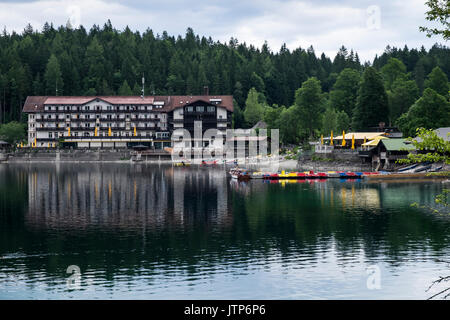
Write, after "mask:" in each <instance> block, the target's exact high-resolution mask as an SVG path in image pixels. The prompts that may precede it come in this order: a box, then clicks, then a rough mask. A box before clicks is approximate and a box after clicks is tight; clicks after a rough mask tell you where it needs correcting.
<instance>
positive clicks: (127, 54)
mask: <svg viewBox="0 0 450 320" xmlns="http://www.w3.org/2000/svg"><path fill="white" fill-rule="evenodd" d="M449 53H450V50H449V48H447V47H445V46H441V45H437V44H436V45H434V46H433V47H432V48H431V49H430V50H426V49H424V48H423V47H422V48H420V49H409V48H408V47H406V46H405V47H404V48H403V49H398V48H391V47H387V48H386V50H385V52H384V53H383V54H382V55H380V56H377V57H375V59H374V60H373V62H372V63H369V62H365V63H362V62H361V61H360V59H359V56H358V53H357V52H354V51H353V50H350V51H349V50H348V49H347V48H345V47H343V46H342V47H341V48H340V49H339V51H338V53H337V54H336V56H335V57H334V58H333V59H331V58H329V57H327V56H325V54H323V53H322V54H321V55H320V56H319V55H316V53H315V51H314V49H313V48H312V47H309V48H307V49H304V48H297V49H294V50H289V49H288V48H287V47H286V45H283V46H282V47H281V48H280V49H279V50H278V51H276V52H274V51H272V50H271V49H270V48H269V46H268V45H267V43H266V44H264V45H263V46H262V47H261V48H256V47H254V46H253V45H247V44H246V43H240V42H238V40H237V39H234V38H231V39H230V40H229V42H227V43H221V42H219V41H213V39H211V38H206V37H200V36H199V35H196V34H195V33H194V31H193V30H192V29H191V28H188V29H187V31H186V34H185V35H184V37H182V36H178V37H175V36H170V35H168V34H167V32H163V33H162V34H161V35H159V34H156V35H155V34H154V33H153V31H152V30H151V29H147V30H146V31H145V32H143V33H140V32H139V31H131V30H130V29H129V28H128V27H127V28H125V29H124V30H117V29H116V28H114V27H113V26H112V24H111V22H110V21H109V20H108V22H107V23H105V24H104V25H103V27H100V26H99V25H94V26H93V27H92V28H91V29H90V30H86V29H85V28H84V27H83V26H80V27H78V28H72V27H71V26H70V25H69V24H68V25H66V26H59V27H58V28H55V27H54V26H53V25H52V24H49V23H46V24H45V25H44V27H43V28H42V30H40V31H39V30H35V29H33V27H32V26H31V25H28V26H26V28H25V29H24V30H23V32H21V33H16V32H11V33H9V32H7V30H4V31H3V32H2V33H1V34H0V62H1V63H0V123H6V122H10V121H22V122H24V121H25V118H24V117H23V115H22V113H21V109H22V106H23V102H24V101H25V99H26V97H27V96H29V95H116V94H118V95H133V94H135V95H139V94H141V77H142V75H144V76H145V79H146V83H145V92H146V93H147V94H156V95H168V94H175V95H176V94H179V95H185V94H202V92H203V88H204V86H208V88H209V92H210V94H232V95H233V96H234V99H235V112H234V116H233V118H234V119H233V121H234V126H235V127H250V126H252V125H254V124H255V123H256V122H257V121H259V120H265V121H266V122H267V123H268V124H269V126H270V127H278V128H280V129H282V132H281V134H282V139H283V142H286V143H297V142H302V141H306V140H307V139H310V138H311V137H317V135H318V134H321V133H324V134H329V132H330V131H331V130H337V131H339V130H340V129H341V128H342V129H350V128H351V129H353V130H363V129H368V128H369V127H373V126H377V125H378V123H379V122H385V123H386V125H388V124H390V125H399V126H400V127H401V128H402V130H404V132H405V133H407V134H408V133H409V132H411V130H413V129H415V127H416V126H417V125H420V124H423V125H424V126H426V127H429V128H430V127H436V126H441V124H442V123H444V122H445V123H446V124H447V125H448V123H449V121H448V120H449V117H448V108H449V106H448V76H449V74H450V54H449ZM430 105H432V108H431V109H432V110H435V111H436V112H438V114H440V115H441V116H431V115H430V116H429V117H428V118H426V119H425V120H423V123H421V122H420V121H422V120H420V119H421V118H423V117H422V115H423V114H424V113H426V112H428V113H430V110H431V109H430V108H429V106H430ZM433 112H434V111H433ZM418 118H420V119H419V120H418Z"/></svg>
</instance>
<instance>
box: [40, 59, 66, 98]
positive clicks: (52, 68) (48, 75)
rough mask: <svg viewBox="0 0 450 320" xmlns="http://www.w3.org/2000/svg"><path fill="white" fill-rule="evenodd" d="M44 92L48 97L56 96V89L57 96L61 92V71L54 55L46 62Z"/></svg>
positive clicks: (62, 85)
mask: <svg viewBox="0 0 450 320" xmlns="http://www.w3.org/2000/svg"><path fill="white" fill-rule="evenodd" d="M44 81H45V92H46V93H47V94H49V95H56V90H57V89H58V94H60V93H61V92H62V89H63V87H64V83H63V79H62V74H61V69H60V66H59V63H58V59H57V58H56V56H55V55H53V54H52V55H51V56H50V58H49V59H48V62H47V67H46V68H45V75H44Z"/></svg>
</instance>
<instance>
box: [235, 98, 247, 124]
mask: <svg viewBox="0 0 450 320" xmlns="http://www.w3.org/2000/svg"><path fill="white" fill-rule="evenodd" d="M239 128H246V125H245V119H244V112H243V111H242V109H241V108H240V107H239V105H238V103H237V101H236V99H233V129H239Z"/></svg>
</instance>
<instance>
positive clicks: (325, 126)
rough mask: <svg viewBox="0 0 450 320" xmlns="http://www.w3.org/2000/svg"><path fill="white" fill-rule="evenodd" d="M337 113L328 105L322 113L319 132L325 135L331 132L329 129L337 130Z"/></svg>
mask: <svg viewBox="0 0 450 320" xmlns="http://www.w3.org/2000/svg"><path fill="white" fill-rule="evenodd" d="M336 128H337V114H336V110H335V109H334V108H333V107H332V106H330V105H329V106H328V107H327V108H326V110H325V112H324V113H323V118H322V129H321V133H322V134H323V135H325V136H328V135H330V134H331V131H333V132H337V130H336Z"/></svg>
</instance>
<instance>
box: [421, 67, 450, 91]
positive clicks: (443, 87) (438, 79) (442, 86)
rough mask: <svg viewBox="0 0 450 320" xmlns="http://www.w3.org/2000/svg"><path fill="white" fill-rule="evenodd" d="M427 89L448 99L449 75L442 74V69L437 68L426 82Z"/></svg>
mask: <svg viewBox="0 0 450 320" xmlns="http://www.w3.org/2000/svg"><path fill="white" fill-rule="evenodd" d="M425 88H431V89H433V90H434V91H436V92H437V93H438V94H440V95H441V96H444V97H448V91H449V86H448V78H447V75H446V74H445V73H444V72H442V70H441V68H439V67H435V68H434V69H433V71H431V73H430V74H429V75H428V78H427V80H426V81H425Z"/></svg>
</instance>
